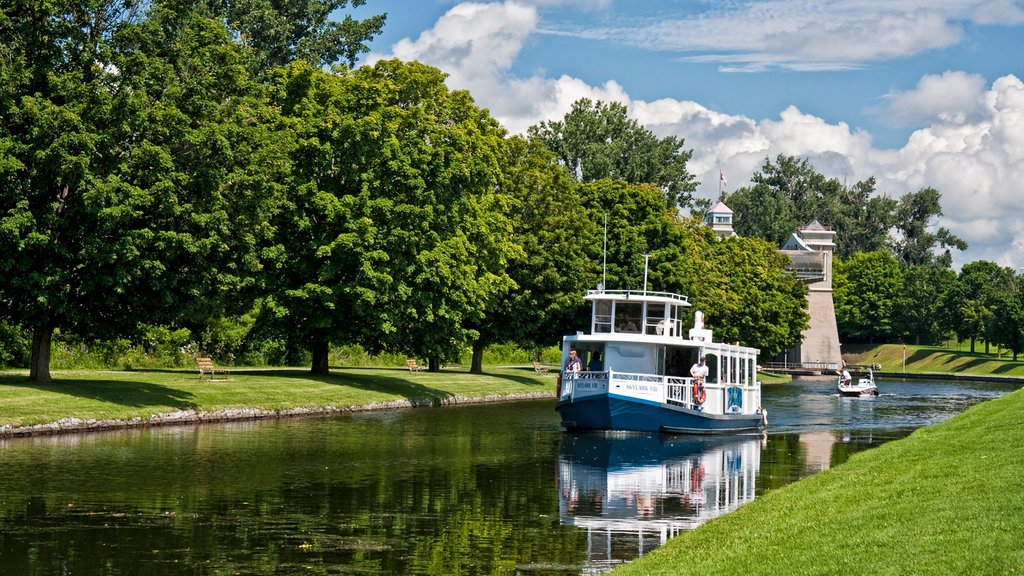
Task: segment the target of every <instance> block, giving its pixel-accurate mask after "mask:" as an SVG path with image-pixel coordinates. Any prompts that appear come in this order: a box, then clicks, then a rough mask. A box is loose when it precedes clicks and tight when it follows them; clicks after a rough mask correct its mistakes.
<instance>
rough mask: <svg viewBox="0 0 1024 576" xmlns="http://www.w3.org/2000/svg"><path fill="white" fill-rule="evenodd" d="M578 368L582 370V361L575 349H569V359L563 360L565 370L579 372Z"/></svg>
mask: <svg viewBox="0 0 1024 576" xmlns="http://www.w3.org/2000/svg"><path fill="white" fill-rule="evenodd" d="M580 370H583V361H582V360H580V357H579V355H577V354H576V350H569V359H568V360H566V361H565V371H566V372H579V371H580Z"/></svg>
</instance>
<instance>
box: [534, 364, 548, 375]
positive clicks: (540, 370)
mask: <svg viewBox="0 0 1024 576" xmlns="http://www.w3.org/2000/svg"><path fill="white" fill-rule="evenodd" d="M548 370H549V368H548V367H547V366H545V365H543V364H541V363H540V362H534V363H533V371H534V372H536V373H537V374H547V372H548Z"/></svg>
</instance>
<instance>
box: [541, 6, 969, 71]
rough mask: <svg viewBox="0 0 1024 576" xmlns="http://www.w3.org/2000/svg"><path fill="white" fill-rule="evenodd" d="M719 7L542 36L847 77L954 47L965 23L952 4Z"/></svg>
mask: <svg viewBox="0 0 1024 576" xmlns="http://www.w3.org/2000/svg"><path fill="white" fill-rule="evenodd" d="M933 5H934V7H932V6H933ZM724 6H725V7H724V8H716V9H713V10H712V11H708V12H704V13H697V14H692V15H689V16H686V17H683V18H664V17H660V18H658V20H656V21H654V22H650V23H639V24H638V23H627V24H624V25H619V26H607V25H606V26H603V27H595V28H587V29H575V30H573V29H571V28H569V27H566V26H552V27H550V28H551V30H550V31H549V32H550V33H558V34H568V35H573V36H579V37H583V38H598V39H602V40H607V41H613V42H619V43H622V44H628V45H634V46H639V47H642V48H645V49H648V50H654V51H674V52H680V53H683V54H684V55H685V54H689V55H685V56H684V57H683V59H684V60H686V61H690V62H717V63H720V64H721V65H722V67H721V68H720V69H721V70H723V71H745V72H757V71H763V70H768V69H771V68H784V69H788V70H801V71H809V70H847V69H851V68H857V67H860V66H862V65H863V64H864V63H867V62H873V61H879V60H887V59H892V58H902V57H906V56H911V55H914V54H919V53H921V52H925V51H928V50H935V49H941V48H945V47H947V46H950V45H953V44H955V43H957V42H959V41H960V38H961V30H960V25H959V24H958V20H959V19H962V18H963V17H964V15H962V14H960V12H962V9H957V8H959V6H958V5H957V4H953V5H950V6H944V5H943V3H941V2H937V3H928V4H925V3H922V2H909V3H908V2H891V3H887V2H870V1H869V2H842V1H839V0H803V1H788V0H786V1H781V0H779V1H769V2H746V3H743V2H740V3H728V4H725V5H724ZM926 6H927V7H926ZM556 29H557V30H558V31H557V32H556V31H555V30H556Z"/></svg>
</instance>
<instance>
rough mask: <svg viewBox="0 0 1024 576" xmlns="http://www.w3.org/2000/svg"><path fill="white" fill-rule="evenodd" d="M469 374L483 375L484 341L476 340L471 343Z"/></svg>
mask: <svg viewBox="0 0 1024 576" xmlns="http://www.w3.org/2000/svg"><path fill="white" fill-rule="evenodd" d="M469 373H470V374H483V373H484V341H483V340H482V339H479V338H478V339H477V340H476V342H473V360H472V361H471V362H470V363H469Z"/></svg>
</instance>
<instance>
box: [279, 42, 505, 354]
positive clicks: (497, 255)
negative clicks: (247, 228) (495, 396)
mask: <svg viewBox="0 0 1024 576" xmlns="http://www.w3.org/2000/svg"><path fill="white" fill-rule="evenodd" d="M444 79H445V77H444V74H442V73H441V72H440V71H438V70H437V69H434V68H431V67H428V66H424V65H422V64H418V63H415V62H413V63H402V62H399V61H397V60H390V61H381V62H378V63H377V64H376V65H375V66H373V67H372V68H371V67H365V66H364V67H361V68H359V69H357V70H354V71H351V72H346V73H343V74H342V73H328V72H324V71H321V70H319V69H317V68H314V67H311V66H309V65H307V64H304V63H301V62H300V63H296V64H295V65H293V66H291V67H289V68H288V69H286V70H285V71H283V72H282V73H281V74H280V78H279V81H278V89H277V90H278V101H279V104H280V106H281V107H282V110H283V113H284V114H285V115H286V116H287V117H288V118H289V120H290V122H292V123H293V125H294V130H295V132H296V134H297V139H298V146H297V148H296V150H295V154H294V156H293V162H294V166H295V169H294V170H293V174H292V183H291V190H290V191H289V205H288V209H287V210H286V211H285V212H284V213H283V216H282V220H281V221H280V229H281V231H282V234H281V236H280V238H281V242H280V247H281V251H282V252H283V253H284V254H286V256H287V258H286V263H285V264H284V265H283V266H282V267H281V268H279V269H277V270H276V271H275V273H274V277H275V280H274V283H275V289H274V291H273V295H272V297H271V298H270V300H269V301H268V302H267V305H266V307H265V310H266V311H267V312H268V314H269V315H270V317H271V318H272V319H273V320H274V321H275V322H276V324H277V325H278V326H280V327H281V328H282V329H283V330H285V332H286V333H287V334H288V335H289V337H290V338H291V339H292V340H293V341H296V340H297V341H299V342H301V343H303V344H304V345H305V346H308V347H309V348H310V349H311V350H312V352H313V366H312V369H313V371H314V372H316V373H323V372H326V371H327V370H328V364H327V353H328V350H329V345H330V344H331V343H358V344H362V345H363V346H365V347H366V348H367V349H369V350H371V351H380V350H394V351H401V352H405V353H407V354H413V355H418V356H421V357H427V358H430V359H432V368H433V369H436V368H437V365H438V364H437V360H439V359H441V358H444V357H450V356H452V355H454V354H455V353H456V351H457V350H458V349H459V348H460V347H461V346H462V345H464V344H466V343H467V342H469V341H470V340H471V339H472V337H473V336H474V334H473V330H472V328H471V327H470V325H471V323H472V322H474V321H479V320H480V318H481V317H482V314H483V312H484V310H486V308H487V304H488V303H489V302H491V301H492V300H494V299H495V298H496V297H497V296H498V295H500V294H501V293H503V292H505V291H507V290H509V289H510V288H511V286H512V285H513V283H512V281H511V280H510V278H509V277H508V275H507V274H506V273H505V268H506V266H507V262H508V259H509V258H510V257H512V256H514V255H515V253H516V246H515V244H514V243H513V242H512V241H511V236H512V230H511V224H510V222H509V219H508V217H507V212H508V210H509V208H508V198H507V197H506V194H505V193H504V192H503V191H502V190H501V189H500V188H499V186H498V184H499V174H500V173H499V166H500V160H501V158H502V150H503V146H504V143H503V138H504V130H503V129H502V128H501V126H500V125H499V124H498V123H497V122H496V121H495V120H494V119H493V118H491V116H490V115H489V114H488V113H487V111H485V110H482V109H480V108H478V107H476V106H475V105H474V104H473V101H472V98H470V96H469V94H468V93H467V92H464V91H450V90H448V88H447V87H446V86H445V83H444Z"/></svg>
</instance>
